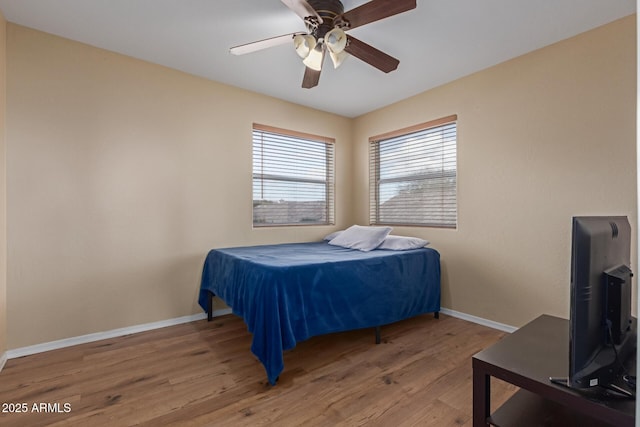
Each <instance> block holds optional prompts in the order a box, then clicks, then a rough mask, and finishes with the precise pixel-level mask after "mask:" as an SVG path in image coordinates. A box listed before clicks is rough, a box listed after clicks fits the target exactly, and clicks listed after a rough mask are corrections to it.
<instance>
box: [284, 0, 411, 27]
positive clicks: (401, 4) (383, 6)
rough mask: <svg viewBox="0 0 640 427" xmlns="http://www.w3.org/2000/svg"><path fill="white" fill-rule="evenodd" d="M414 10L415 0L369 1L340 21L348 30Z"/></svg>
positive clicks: (345, 14)
mask: <svg viewBox="0 0 640 427" xmlns="http://www.w3.org/2000/svg"><path fill="white" fill-rule="evenodd" d="M283 1H284V0H283ZM415 8H416V0H371V1H370V2H369V3H365V4H363V5H362V6H358V7H356V8H355V9H351V10H350V11H348V12H345V13H344V14H342V19H344V20H345V21H347V22H348V23H349V28H356V27H359V26H361V25H365V24H368V23H370V22H375V21H379V20H381V19H384V18H388V17H390V16H393V15H397V14H399V13H402V12H406V11H408V10H411V9H415Z"/></svg>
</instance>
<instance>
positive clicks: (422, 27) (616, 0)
mask: <svg viewBox="0 0 640 427" xmlns="http://www.w3.org/2000/svg"><path fill="white" fill-rule="evenodd" d="M417 2H418V7H417V8H416V9H415V10H412V11H409V12H405V13H402V14H400V15H396V16H394V17H391V18H387V19H385V20H382V21H378V22H374V23H371V24H368V25H366V26H363V27H360V28H356V29H354V30H352V31H351V32H350V34H352V35H353V36H354V37H357V38H359V39H360V40H362V41H364V42H366V43H368V44H371V45H373V46H374V47H376V48H378V49H380V50H382V51H384V52H386V53H388V54H390V55H391V56H394V57H396V58H398V59H399V60H400V66H399V67H398V69H397V70H396V71H393V72H391V73H389V74H384V73H382V72H381V71H378V70H377V69H375V68H373V67H371V66H370V65H368V64H366V63H364V62H362V61H360V60H358V59H356V58H354V57H350V58H348V59H347V60H346V61H345V63H344V64H343V65H342V66H341V67H340V68H339V69H337V70H334V69H333V67H332V66H331V61H327V62H325V67H324V69H323V72H322V75H321V77H320V84H319V85H318V86H317V87H316V88H313V89H302V88H301V86H300V85H301V82H302V76H303V74H304V66H303V65H302V63H301V60H300V59H299V58H298V56H297V55H296V54H295V52H294V50H293V47H292V46H290V45H282V46H277V47H273V48H270V49H267V50H264V51H260V52H255V53H251V54H247V55H244V56H234V55H231V54H229V48H230V47H232V46H235V45H239V44H244V43H248V42H252V41H256V40H261V39H265V38H269V37H273V36H278V35H282V34H287V33H290V32H294V31H305V27H304V24H303V22H302V20H301V19H300V18H299V17H298V16H297V15H296V14H294V13H293V12H292V11H290V10H289V9H288V8H287V7H286V6H285V5H284V4H283V3H282V2H281V1H280V0H244V1H242V0H0V10H2V12H3V14H4V15H5V17H6V19H7V20H8V21H11V22H14V23H17V24H21V25H25V26H28V27H31V28H35V29H38V30H42V31H45V32H48V33H52V34H56V35H59V36H62V37H66V38H70V39H73V40H77V41H80V42H84V43H87V44H90V45H93V46H97V47H101V48H104V49H108V50H111V51H115V52H119V53H122V54H125V55H130V56H133V57H136V58H140V59H143V60H146V61H150V62H153V63H157V64H161V65H165V66H167V67H171V68H175V69H178V70H182V71H185V72H187V73H191V74H194V75H198V76H202V77H206V78H209V79H211V80H216V81H218V82H222V83H226V84H229V85H233V86H237V87H241V88H245V89H248V90H251V91H255V92H259V93H263V94H266V95H270V96H273V97H276V98H280V99H284V100H287V101H291V102H295V103H297V104H301V105H306V106H309V107H313V108H317V109H320V110H325V111H330V112H333V113H336V114H340V115H343V116H347V117H355V116H358V115H361V114H364V113H366V112H368V111H372V110H374V109H377V108H380V107H383V106H386V105H389V104H391V103H394V102H396V101H399V100H401V99H404V98H407V97H409V96H411V95H415V94H418V93H420V92H423V91H425V90H427V89H430V88H433V87H435V86H439V85H441V84H443V83H446V82H449V81H452V80H455V79H457V78H459V77H462V76H465V75H468V74H471V73H473V72H475V71H478V70H481V69H484V68H487V67H489V66H491V65H494V64H497V63H500V62H503V61H505V60H507V59H510V58H513V57H516V56H519V55H522V54H524V53H526V52H530V51H532V50H534V49H537V48H540V47H543V46H546V45H549V44H551V43H554V42H556V41H559V40H562V39H565V38H568V37H571V36H573V35H576V34H579V33H581V32H584V31H587V30H589V29H591V28H594V27H597V26H600V25H603V24H606V23H608V22H611V21H613V20H615V19H618V18H621V17H623V16H627V15H630V14H632V13H635V12H636V0H537V1H533V0H417ZM343 3H344V7H345V10H349V9H352V8H353V7H355V6H358V5H360V4H362V3H366V0H343Z"/></svg>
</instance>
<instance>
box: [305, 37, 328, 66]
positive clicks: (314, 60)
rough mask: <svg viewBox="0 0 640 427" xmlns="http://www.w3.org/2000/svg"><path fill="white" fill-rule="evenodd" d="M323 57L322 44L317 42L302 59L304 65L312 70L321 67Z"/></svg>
mask: <svg viewBox="0 0 640 427" xmlns="http://www.w3.org/2000/svg"><path fill="white" fill-rule="evenodd" d="M323 59H324V45H323V44H322V43H317V44H316V46H315V47H314V48H313V50H312V51H311V52H309V55H308V56H307V57H306V58H305V59H304V60H303V61H302V62H303V63H304V65H306V66H307V67H309V68H311V69H312V70H316V71H320V70H321V69H322V60H323Z"/></svg>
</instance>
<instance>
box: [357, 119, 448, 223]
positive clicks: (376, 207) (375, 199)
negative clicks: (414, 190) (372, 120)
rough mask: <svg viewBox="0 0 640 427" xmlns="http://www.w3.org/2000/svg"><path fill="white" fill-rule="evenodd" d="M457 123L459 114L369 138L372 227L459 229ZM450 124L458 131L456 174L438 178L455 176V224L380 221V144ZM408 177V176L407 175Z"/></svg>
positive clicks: (400, 180) (440, 175) (442, 175)
mask: <svg viewBox="0 0 640 427" xmlns="http://www.w3.org/2000/svg"><path fill="white" fill-rule="evenodd" d="M457 121H458V116H457V114H453V115H449V116H446V117H442V118H439V119H436V120H431V121H428V122H425V123H420V124H417V125H413V126H409V127H406V128H402V129H398V130H394V131H391V132H387V133H384V134H380V135H375V136H372V137H370V138H369V224H371V225H390V226H408V227H430V228H446V229H457V228H458V194H457V193H458V192H457V186H458V160H457V147H458V134H457V132H458V126H457ZM450 124H454V125H455V129H456V137H455V143H454V147H455V171H454V172H449V173H445V172H442V174H439V175H437V176H438V177H442V178H444V177H445V176H447V175H448V176H449V177H451V174H453V177H454V178H455V193H454V194H455V218H454V219H453V222H452V223H451V222H446V221H441V222H439V221H431V222H428V223H427V222H425V223H419V222H402V221H399V222H396V221H381V220H380V215H381V214H380V208H381V207H380V204H379V198H380V184H381V179H380V157H379V155H380V148H379V144H380V143H382V142H384V141H387V140H390V139H394V138H399V137H405V136H406V137H408V138H410V137H411V135H413V134H415V133H418V132H424V131H428V130H430V129H434V130H435V129H437V128H440V127H445V126H448V125H450ZM375 146H377V148H374V147H375ZM407 176H408V175H407ZM393 181H396V182H402V181H409V180H403V179H401V178H394V179H393Z"/></svg>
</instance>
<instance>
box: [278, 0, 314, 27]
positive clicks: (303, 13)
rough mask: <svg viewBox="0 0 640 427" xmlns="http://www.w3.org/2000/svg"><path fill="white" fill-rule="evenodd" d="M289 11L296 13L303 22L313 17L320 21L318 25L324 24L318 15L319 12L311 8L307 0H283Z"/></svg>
mask: <svg viewBox="0 0 640 427" xmlns="http://www.w3.org/2000/svg"><path fill="white" fill-rule="evenodd" d="M282 3H284V4H285V5H286V6H287V7H288V8H289V9H291V10H292V11H294V12H295V13H296V15H298V16H299V17H300V18H302V19H303V20H304V19H305V18H307V17H309V16H313V17H314V18H316V19H317V20H318V24H322V18H321V17H320V15H318V12H316V10H315V9H314V8H313V7H311V5H310V4H309V3H307V1H306V0H282Z"/></svg>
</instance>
